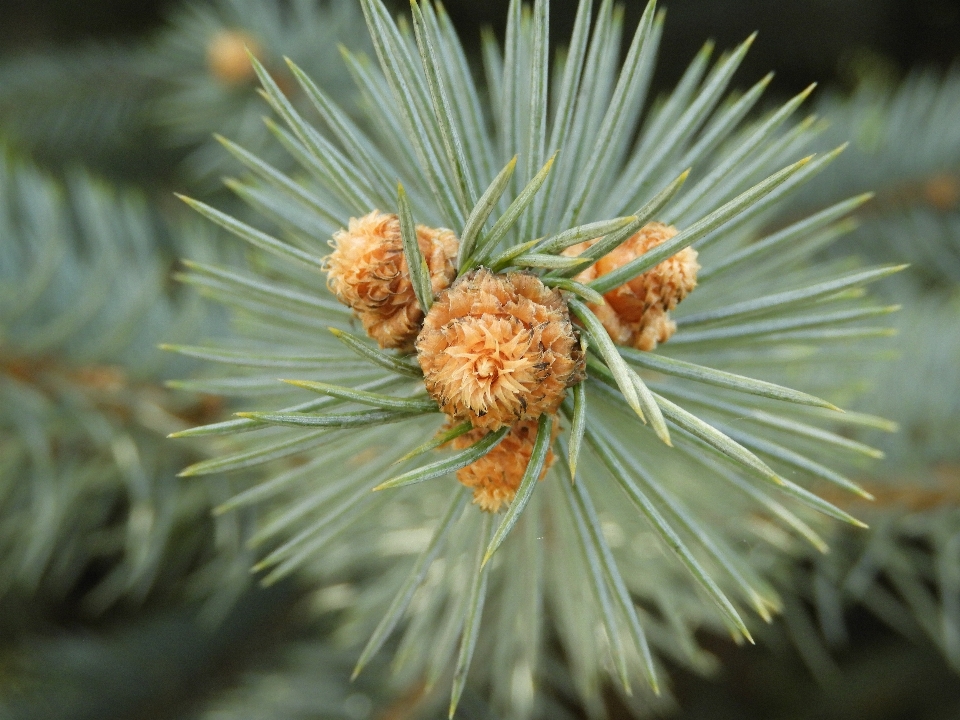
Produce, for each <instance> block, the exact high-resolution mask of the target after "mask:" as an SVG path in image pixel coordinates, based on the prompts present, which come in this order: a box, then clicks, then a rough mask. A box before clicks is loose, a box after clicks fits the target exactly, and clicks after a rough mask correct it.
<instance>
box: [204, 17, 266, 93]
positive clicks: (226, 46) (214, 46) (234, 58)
mask: <svg viewBox="0 0 960 720" xmlns="http://www.w3.org/2000/svg"><path fill="white" fill-rule="evenodd" d="M248 49H249V51H250V52H252V53H253V54H254V55H255V56H259V55H260V46H259V44H258V43H257V41H256V40H255V39H254V37H253V36H252V35H250V34H249V33H246V32H244V31H243V30H228V29H224V30H220V31H219V32H217V33H216V34H214V35H213V36H212V37H211V38H210V40H209V42H208V43H207V67H208V68H209V69H210V74H211V75H213V76H214V77H215V78H217V80H219V81H220V82H222V83H223V84H224V85H231V86H232V85H241V84H243V83H246V82H249V81H251V80H253V79H254V78H255V77H256V72H254V69H253V65H251V64H250V57H249V56H248V55H247V50H248Z"/></svg>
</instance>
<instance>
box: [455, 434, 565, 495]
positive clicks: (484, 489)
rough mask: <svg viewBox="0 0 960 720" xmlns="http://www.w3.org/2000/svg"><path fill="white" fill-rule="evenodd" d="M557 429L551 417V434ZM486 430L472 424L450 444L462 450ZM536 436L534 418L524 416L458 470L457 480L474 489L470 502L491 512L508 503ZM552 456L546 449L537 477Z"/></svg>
mask: <svg viewBox="0 0 960 720" xmlns="http://www.w3.org/2000/svg"><path fill="white" fill-rule="evenodd" d="M559 430H560V423H559V422H557V419H556V417H554V419H553V431H552V437H553V438H555V437H556V436H557V432H558V431H559ZM487 432H488V431H487V430H483V429H481V428H474V429H473V430H471V431H470V432H468V433H467V434H466V435H461V436H460V437H458V438H457V439H456V440H454V441H453V443H452V445H453V447H454V448H455V449H457V450H462V449H464V448H467V447H470V446H471V445H473V444H474V443H476V442H478V441H479V440H481V439H482V438H483V436H484V435H486V434H487ZM536 439H537V421H536V420H523V421H522V422H519V423H517V424H516V425H514V426H513V428H512V429H511V430H510V432H509V433H507V436H506V437H505V438H504V439H503V440H501V441H500V442H499V443H498V444H497V446H496V447H495V448H493V450H491V451H490V452H488V453H487V454H486V455H484V456H483V457H482V458H480V459H479V460H476V461H474V462H472V463H470V464H469V465H467V466H466V467H464V468H461V469H460V470H458V471H457V480H459V481H460V482H461V483H462V484H463V485H466V486H467V487H468V488H472V489H473V502H474V503H475V504H476V505H478V506H479V507H480V509H481V510H485V511H486V512H491V513H495V512H499V511H500V509H501V508H502V507H503V506H504V505H509V504H510V503H511V502H512V501H513V498H514V497H515V496H516V494H517V489H518V488H519V487H520V481H521V480H522V479H523V474H524V472H526V469H527V463H529V462H530V457H531V455H533V444H534V442H535V441H536ZM553 460H554V455H553V451H552V450H548V451H547V457H546V460H545V462H544V464H543V471H542V472H541V473H540V478H539V479H540V480H543V478H544V476H545V475H546V474H547V470H549V469H550V466H551V465H552V464H553Z"/></svg>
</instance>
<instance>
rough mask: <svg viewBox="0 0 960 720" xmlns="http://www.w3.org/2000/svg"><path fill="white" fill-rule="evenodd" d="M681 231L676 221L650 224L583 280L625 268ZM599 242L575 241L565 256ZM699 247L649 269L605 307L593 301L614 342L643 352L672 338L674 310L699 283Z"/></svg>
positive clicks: (611, 296)
mask: <svg viewBox="0 0 960 720" xmlns="http://www.w3.org/2000/svg"><path fill="white" fill-rule="evenodd" d="M676 234H677V229H676V228H675V227H673V226H672V225H664V224H662V223H658V222H653V223H649V224H647V225H644V226H643V227H642V228H641V229H640V231H639V232H637V233H636V234H635V235H633V236H631V237H630V238H629V239H628V240H627V241H626V242H624V243H623V244H622V245H620V246H619V247H617V248H616V249H614V250H613V251H612V252H610V253H608V254H607V255H605V256H603V257H602V258H600V260H598V261H597V262H596V263H595V264H593V265H591V266H590V267H588V268H587V269H586V270H584V271H583V272H581V273H580V274H579V275H577V277H576V279H577V280H578V281H580V282H582V283H588V282H590V281H591V280H596V279H597V278H598V277H601V276H602V275H606V274H607V273H609V272H612V271H613V270H616V269H618V268H621V267H623V266H624V265H626V264H627V263H628V262H630V261H631V260H634V259H635V258H638V257H640V256H641V255H643V254H644V253H645V252H647V251H648V250H651V249H652V248H655V247H656V246H657V245H660V244H661V243H664V242H666V241H667V240H669V239H670V238H672V237H673V236H674V235H676ZM595 242H596V240H588V241H587V242H583V243H579V244H577V245H573V246H572V247H569V248H567V249H566V250H564V252H563V254H564V255H567V256H570V257H575V256H577V255H579V254H580V253H582V252H583V251H584V250H586V249H587V248H588V247H590V246H591V245H593V244H594V243H595ZM699 269H700V266H699V265H698V264H697V251H696V250H694V249H693V248H691V247H687V248H684V249H683V250H681V251H680V252H678V253H677V254H676V255H673V256H671V257H669V258H667V259H666V260H664V261H663V262H661V263H659V264H657V265H654V266H653V267H652V268H650V269H649V270H647V271H646V272H645V273H643V274H641V275H638V276H637V277H635V278H633V280H630V281H629V282H626V283H624V284H623V285H620V286H619V287H615V288H614V289H613V290H611V291H609V292H608V293H606V294H605V295H604V296H603V298H604V300H606V303H605V304H604V305H590V309H591V310H593V311H594V313H596V315H597V317H598V319H599V320H600V322H602V323H603V326H604V327H605V328H606V329H607V332H608V333H609V334H610V337H611V338H613V341H614V342H616V343H620V344H621V345H632V346H633V347H635V348H637V349H638V350H653V349H654V348H655V347H657V343H662V342H666V341H667V340H669V339H670V337H671V336H672V335H673V333H674V332H676V329H677V326H676V324H675V323H674V322H673V321H672V320H671V319H670V316H669V314H668V313H669V311H670V310H673V309H674V308H675V307H676V306H677V303H679V302H680V301H681V300H683V299H684V298H685V297H686V296H687V295H688V294H689V293H690V291H691V290H693V289H694V288H695V287H696V286H697V270H699Z"/></svg>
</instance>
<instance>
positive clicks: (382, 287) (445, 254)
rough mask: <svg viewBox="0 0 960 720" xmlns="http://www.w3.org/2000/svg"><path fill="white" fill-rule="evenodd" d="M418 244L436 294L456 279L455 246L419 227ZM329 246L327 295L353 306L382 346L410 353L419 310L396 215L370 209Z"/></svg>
mask: <svg viewBox="0 0 960 720" xmlns="http://www.w3.org/2000/svg"><path fill="white" fill-rule="evenodd" d="M417 241H418V243H419V245H420V251H421V252H422V253H423V256H424V258H425V259H426V261H427V268H428V269H429V271H430V283H431V286H432V288H433V292H434V294H436V293H438V292H440V291H441V290H443V289H444V288H446V287H447V286H448V285H449V284H450V282H451V281H452V280H453V278H454V276H455V275H456V268H455V266H454V259H455V258H456V255H457V249H458V247H459V242H458V240H457V237H456V235H454V234H453V233H452V232H451V231H450V230H435V229H433V228H428V227H425V226H423V225H418V226H417ZM331 245H332V246H333V248H334V251H333V252H332V253H331V254H330V255H328V256H327V258H326V259H325V261H324V267H325V269H326V271H327V287H329V288H330V291H331V292H332V293H333V294H334V295H336V296H337V299H338V300H340V302H342V303H343V304H344V305H348V306H349V307H351V308H353V310H354V311H355V312H356V313H357V316H358V317H359V318H360V322H362V323H363V327H364V329H365V330H366V331H367V334H368V335H370V337H372V338H373V339H374V340H376V341H377V342H378V343H379V344H380V347H383V348H400V349H405V350H412V349H413V341H414V339H415V338H416V336H417V332H418V331H419V330H420V323H421V321H422V320H423V311H422V310H421V309H420V305H419V303H418V302H417V297H416V294H415V293H414V291H413V285H412V284H411V282H410V274H409V272H408V270H407V258H406V255H405V254H404V252H403V241H402V240H401V238H400V221H399V219H398V218H397V216H396V215H385V214H384V213H381V212H379V211H378V210H374V211H373V212H372V213H370V214H369V215H365V216H364V217H362V218H359V219H357V218H350V225H349V227H348V228H347V229H346V230H339V231H338V232H337V233H335V234H334V236H333V242H332V243H331Z"/></svg>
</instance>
